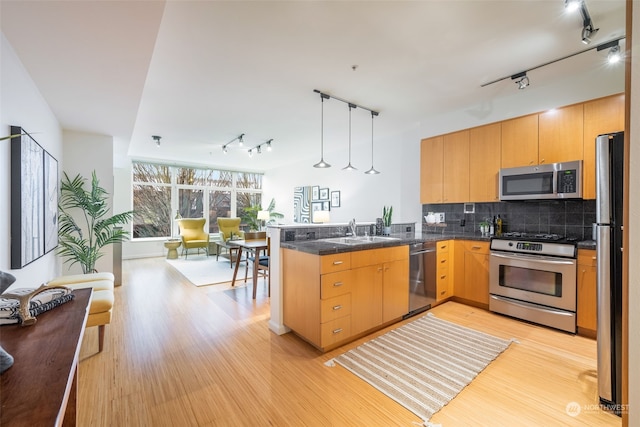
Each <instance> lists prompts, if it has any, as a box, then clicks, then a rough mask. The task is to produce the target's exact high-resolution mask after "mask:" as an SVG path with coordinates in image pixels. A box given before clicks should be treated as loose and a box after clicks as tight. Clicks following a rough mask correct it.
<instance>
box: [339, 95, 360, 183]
mask: <svg viewBox="0 0 640 427" xmlns="http://www.w3.org/2000/svg"><path fill="white" fill-rule="evenodd" d="M352 108H356V106H355V104H352V103H349V164H348V165H347V166H345V167H343V168H342V170H345V171H355V170H357V168H355V167H353V166H352V165H351V109H352Z"/></svg>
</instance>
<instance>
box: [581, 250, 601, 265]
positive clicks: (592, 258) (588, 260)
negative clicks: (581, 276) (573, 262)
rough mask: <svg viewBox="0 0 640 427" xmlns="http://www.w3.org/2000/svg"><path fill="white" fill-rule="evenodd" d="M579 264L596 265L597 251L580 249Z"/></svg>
mask: <svg viewBox="0 0 640 427" xmlns="http://www.w3.org/2000/svg"><path fill="white" fill-rule="evenodd" d="M578 264H580V265H587V266H591V267H596V264H597V260H596V251H594V250H591V249H578Z"/></svg>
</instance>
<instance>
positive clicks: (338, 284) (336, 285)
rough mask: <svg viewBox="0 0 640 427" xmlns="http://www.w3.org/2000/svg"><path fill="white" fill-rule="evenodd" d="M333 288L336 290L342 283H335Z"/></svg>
mask: <svg viewBox="0 0 640 427" xmlns="http://www.w3.org/2000/svg"><path fill="white" fill-rule="evenodd" d="M333 286H334V287H335V288H337V287H338V286H342V282H335V283H334V284H333Z"/></svg>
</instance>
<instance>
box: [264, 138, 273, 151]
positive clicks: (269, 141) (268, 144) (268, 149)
mask: <svg viewBox="0 0 640 427" xmlns="http://www.w3.org/2000/svg"><path fill="white" fill-rule="evenodd" d="M271 141H273V139H270V140H268V141H267V142H265V145H266V146H267V151H271Z"/></svg>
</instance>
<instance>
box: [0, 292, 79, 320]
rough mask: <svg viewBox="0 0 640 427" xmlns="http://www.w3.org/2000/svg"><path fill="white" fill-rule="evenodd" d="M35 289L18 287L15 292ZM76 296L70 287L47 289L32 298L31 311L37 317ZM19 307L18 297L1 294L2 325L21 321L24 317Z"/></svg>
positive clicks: (23, 293)
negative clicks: (5, 296)
mask: <svg viewBox="0 0 640 427" xmlns="http://www.w3.org/2000/svg"><path fill="white" fill-rule="evenodd" d="M33 291H34V289H28V288H25V289H16V290H15V291H14V292H13V294H16V295H27V294H29V293H31V292H33ZM74 297H75V295H74V294H73V293H72V290H71V289H68V288H55V289H47V290H45V291H43V292H41V293H39V294H38V295H36V296H34V297H33V298H31V304H30V306H29V312H30V313H31V315H32V316H33V317H37V316H38V315H39V314H41V313H44V312H45V311H48V310H51V309H52V308H55V307H57V306H59V305H62V304H64V303H65V302H67V301H71V300H72V299H73V298H74ZM19 308H20V302H19V301H18V300H17V299H13V298H3V297H2V296H1V295H0V325H11V324H15V323H21V322H22V319H21V318H20V314H19V312H18V309H19Z"/></svg>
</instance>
